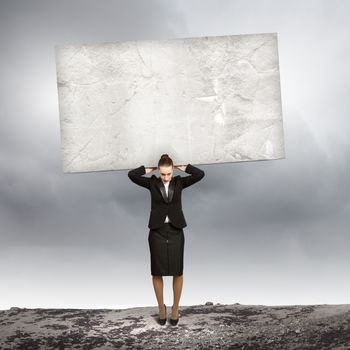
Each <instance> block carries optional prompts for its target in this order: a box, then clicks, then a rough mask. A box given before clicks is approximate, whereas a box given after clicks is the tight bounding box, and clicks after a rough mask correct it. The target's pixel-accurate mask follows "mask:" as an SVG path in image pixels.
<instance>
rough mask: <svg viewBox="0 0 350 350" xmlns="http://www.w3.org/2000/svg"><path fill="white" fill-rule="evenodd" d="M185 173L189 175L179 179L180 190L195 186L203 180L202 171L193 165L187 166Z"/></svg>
mask: <svg viewBox="0 0 350 350" xmlns="http://www.w3.org/2000/svg"><path fill="white" fill-rule="evenodd" d="M185 172H186V173H188V174H191V175H190V176H184V177H181V181H182V188H186V187H188V186H191V185H193V184H195V183H196V182H198V181H200V180H201V179H203V177H204V175H205V173H204V171H203V170H201V169H199V168H197V167H195V166H194V165H191V164H187V167H186V169H185Z"/></svg>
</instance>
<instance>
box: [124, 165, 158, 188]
mask: <svg viewBox="0 0 350 350" xmlns="http://www.w3.org/2000/svg"><path fill="white" fill-rule="evenodd" d="M146 169H147V171H146ZM153 170H154V168H145V166H144V165H141V166H140V167H138V168H136V169H131V170H130V171H129V172H128V177H129V179H130V180H131V181H132V182H134V183H135V184H137V185H139V186H142V187H145V188H148V189H150V188H151V185H150V181H151V179H150V178H149V177H145V176H142V175H145V174H146V173H150V172H151V171H153Z"/></svg>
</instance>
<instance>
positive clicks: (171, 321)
mask: <svg viewBox="0 0 350 350" xmlns="http://www.w3.org/2000/svg"><path fill="white" fill-rule="evenodd" d="M171 311H173V308H171ZM178 322H179V317H178V318H177V319H173V318H170V324H171V325H172V326H176V325H177V323H178Z"/></svg>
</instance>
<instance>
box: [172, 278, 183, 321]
mask: <svg viewBox="0 0 350 350" xmlns="http://www.w3.org/2000/svg"><path fill="white" fill-rule="evenodd" d="M182 285H183V275H181V276H174V277H173V291H174V304H173V307H172V314H171V318H172V319H174V320H176V319H178V318H179V314H178V311H179V302H180V297H181V292H182Z"/></svg>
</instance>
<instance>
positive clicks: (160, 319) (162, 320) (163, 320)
mask: <svg viewBox="0 0 350 350" xmlns="http://www.w3.org/2000/svg"><path fill="white" fill-rule="evenodd" d="M164 307H165V318H160V317H159V318H158V321H159V324H160V325H161V326H164V325H165V323H166V305H165V304H164Z"/></svg>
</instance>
